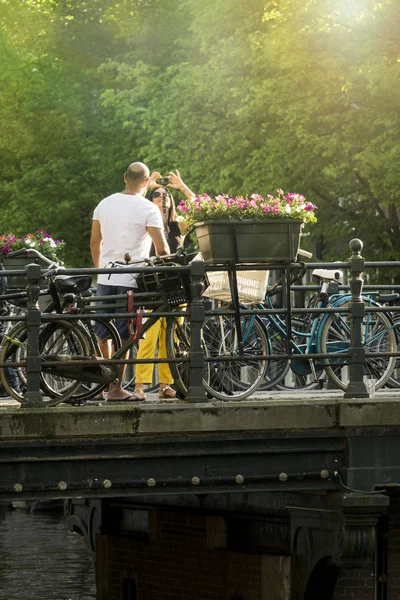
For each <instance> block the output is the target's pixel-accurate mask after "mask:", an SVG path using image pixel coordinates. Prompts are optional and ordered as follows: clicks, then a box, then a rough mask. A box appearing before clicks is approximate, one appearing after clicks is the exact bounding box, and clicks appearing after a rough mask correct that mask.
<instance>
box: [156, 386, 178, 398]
mask: <svg viewBox="0 0 400 600" xmlns="http://www.w3.org/2000/svg"><path fill="white" fill-rule="evenodd" d="M158 397H159V398H160V400H163V399H173V398H176V391H175V390H173V389H172V387H171V386H169V385H167V386H165V388H164V389H163V390H160V391H159V392H158Z"/></svg>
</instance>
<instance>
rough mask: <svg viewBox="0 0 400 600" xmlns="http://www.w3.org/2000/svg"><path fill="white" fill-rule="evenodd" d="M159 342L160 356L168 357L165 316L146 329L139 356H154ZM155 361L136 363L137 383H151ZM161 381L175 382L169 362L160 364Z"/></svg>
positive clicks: (159, 374) (159, 378) (159, 376)
mask: <svg viewBox="0 0 400 600" xmlns="http://www.w3.org/2000/svg"><path fill="white" fill-rule="evenodd" d="M157 342H158V358H167V321H166V319H165V317H161V318H160V319H158V320H157V321H156V322H155V323H154V325H152V326H151V327H150V329H149V330H148V331H146V337H145V338H144V339H142V340H140V342H139V350H138V353H137V358H154V356H155V353H156V347H157ZM153 369H154V363H143V364H137V365H136V383H151V382H152V381H153ZM158 380H159V383H167V384H168V385H169V384H171V383H174V380H173V377H172V375H171V370H170V368H169V364H168V363H159V364H158Z"/></svg>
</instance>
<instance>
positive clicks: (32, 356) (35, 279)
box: [24, 264, 43, 408]
mask: <svg viewBox="0 0 400 600" xmlns="http://www.w3.org/2000/svg"><path fill="white" fill-rule="evenodd" d="M25 270H26V276H27V279H28V286H27V288H26V292H27V296H28V307H27V311H26V325H27V330H28V340H27V342H28V348H27V355H26V376H27V377H26V378H27V391H26V395H25V397H26V402H25V403H24V408H25V407H31V408H33V407H38V406H40V405H42V404H43V398H42V394H41V392H40V371H41V358H40V351H39V333H40V321H41V312H40V309H39V302H38V301H39V292H40V286H39V279H40V276H41V268H40V265H35V264H31V265H27V266H26V267H25Z"/></svg>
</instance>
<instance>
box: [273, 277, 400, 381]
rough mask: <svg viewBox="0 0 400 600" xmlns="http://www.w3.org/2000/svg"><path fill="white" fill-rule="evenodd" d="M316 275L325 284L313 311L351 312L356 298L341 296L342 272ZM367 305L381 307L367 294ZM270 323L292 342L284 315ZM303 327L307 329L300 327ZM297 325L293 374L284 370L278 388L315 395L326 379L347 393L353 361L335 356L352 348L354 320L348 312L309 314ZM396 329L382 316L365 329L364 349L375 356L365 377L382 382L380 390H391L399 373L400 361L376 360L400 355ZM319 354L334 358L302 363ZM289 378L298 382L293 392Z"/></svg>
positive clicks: (371, 316)
mask: <svg viewBox="0 0 400 600" xmlns="http://www.w3.org/2000/svg"><path fill="white" fill-rule="evenodd" d="M312 273H313V275H314V276H315V277H317V278H318V279H319V281H320V285H321V288H320V291H319V292H318V294H315V295H314V296H313V297H312V298H311V300H310V302H309V304H308V308H314V307H315V308H334V307H338V308H348V307H349V303H350V300H351V295H350V294H349V293H345V294H340V293H339V286H340V284H341V281H342V276H341V272H340V271H337V270H333V269H331V270H329V269H314V270H313V272H312ZM267 294H268V292H267ZM267 297H268V296H267ZM362 299H363V301H364V303H365V304H366V305H367V306H380V304H379V303H378V302H376V301H374V300H373V298H372V296H371V295H370V294H368V295H367V294H364V295H363V296H362ZM303 314H304V313H303ZM266 319H267V321H268V323H269V325H270V326H271V328H272V331H274V332H275V334H278V335H280V336H281V337H282V340H283V339H287V330H286V323H285V321H284V320H283V319H281V318H280V317H279V315H273V314H269V315H266ZM299 323H300V324H301V328H300V327H299V326H298V325H299ZM293 324H295V325H296V326H297V330H296V329H295V330H294V331H292V332H291V333H292V335H291V339H290V344H291V348H292V352H293V355H292V360H291V361H290V365H289V368H286V371H285V370H283V378H282V380H281V382H279V381H278V382H277V383H276V385H277V388H278V389H281V390H287V389H293V388H295V389H313V388H315V387H317V386H318V385H320V384H321V381H322V378H323V375H324V373H325V374H326V376H327V377H328V379H329V380H330V381H331V382H333V383H334V384H335V386H336V387H338V388H339V389H342V390H346V389H347V385H348V380H349V374H348V363H349V359H348V358H338V357H335V355H336V354H344V353H346V352H347V351H348V350H349V348H350V330H351V326H350V316H349V314H348V313H345V312H340V313H339V312H338V313H330V314H328V313H325V314H321V315H316V316H315V317H314V314H313V313H310V314H309V315H307V314H306V316H305V317H303V318H302V319H301V320H297V321H296V319H294V320H293ZM393 329H394V324H393V321H392V319H391V317H390V315H388V314H386V313H379V312H368V313H367V315H366V318H365V320H364V325H363V343H364V346H365V348H366V350H367V351H368V353H369V355H370V356H367V357H366V360H365V363H364V373H365V375H366V376H367V377H370V378H374V379H376V389H379V388H380V387H382V386H383V385H385V383H386V382H387V381H388V380H389V378H390V377H391V374H392V372H393V369H394V367H395V359H394V358H393V357H382V356H373V354H376V355H377V354H380V353H383V352H394V351H395V350H396V347H397V342H396V336H395V333H394V331H393ZM270 338H271V334H270ZM281 345H282V344H281ZM275 347H276V344H275ZM314 353H318V354H331V355H332V356H331V357H329V358H322V359H309V360H307V361H306V360H300V359H299V358H298V356H299V355H301V354H303V355H307V354H314ZM289 369H290V370H289ZM288 373H290V374H291V377H292V379H293V381H294V385H293V386H290V385H289V386H288V385H287V382H286V381H285V380H284V378H285V377H286V375H287V374H288ZM277 379H278V377H277Z"/></svg>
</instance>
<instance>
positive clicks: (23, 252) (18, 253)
mask: <svg viewBox="0 0 400 600" xmlns="http://www.w3.org/2000/svg"><path fill="white" fill-rule="evenodd" d="M28 252H29V253H32V254H34V255H35V256H37V257H38V258H40V259H41V260H43V262H45V263H47V264H48V265H50V266H53V265H57V266H59V264H58V263H56V262H55V261H54V260H50V259H49V258H47V256H44V255H43V254H42V253H41V252H39V250H35V248H20V250H14V251H13V252H9V253H8V254H7V256H9V257H10V258H11V257H13V256H23V255H24V256H26V255H27V254H28Z"/></svg>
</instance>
